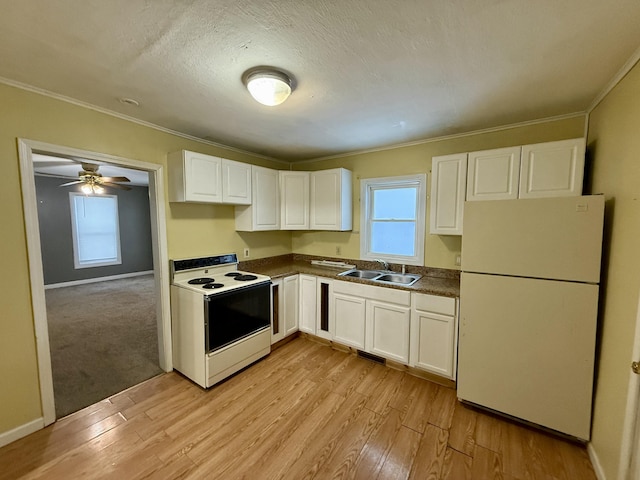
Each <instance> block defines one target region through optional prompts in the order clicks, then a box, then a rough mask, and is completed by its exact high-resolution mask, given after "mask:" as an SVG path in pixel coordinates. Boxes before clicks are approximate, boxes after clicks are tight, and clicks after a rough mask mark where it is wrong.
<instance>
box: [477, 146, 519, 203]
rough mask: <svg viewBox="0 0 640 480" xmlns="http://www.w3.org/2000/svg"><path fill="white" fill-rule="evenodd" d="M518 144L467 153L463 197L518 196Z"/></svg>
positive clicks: (502, 197)
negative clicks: (465, 187)
mask: <svg viewBox="0 0 640 480" xmlns="http://www.w3.org/2000/svg"><path fill="white" fill-rule="evenodd" d="M520 151H521V148H520V147H509V148H498V149H496V150H483V151H480V152H471V153H469V158H468V165H467V200H468V201H473V200H513V199H516V198H518V179H519V178H520Z"/></svg>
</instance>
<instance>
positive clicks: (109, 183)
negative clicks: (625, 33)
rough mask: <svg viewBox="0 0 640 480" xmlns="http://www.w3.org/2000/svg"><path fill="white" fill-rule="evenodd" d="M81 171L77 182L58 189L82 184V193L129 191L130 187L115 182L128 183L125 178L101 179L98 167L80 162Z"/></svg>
mask: <svg viewBox="0 0 640 480" xmlns="http://www.w3.org/2000/svg"><path fill="white" fill-rule="evenodd" d="M81 165H82V171H80V172H78V180H74V181H73V182H67V183H63V184H62V185H60V187H69V186H71V185H77V184H82V186H81V187H80V189H81V190H82V191H83V192H84V193H87V194H89V193H103V192H104V188H105V187H107V188H119V189H121V190H131V188H130V187H127V186H125V185H119V184H118V183H115V182H130V180H129V179H128V178H127V177H103V176H102V174H100V173H98V168H100V165H95V164H93V163H86V162H81Z"/></svg>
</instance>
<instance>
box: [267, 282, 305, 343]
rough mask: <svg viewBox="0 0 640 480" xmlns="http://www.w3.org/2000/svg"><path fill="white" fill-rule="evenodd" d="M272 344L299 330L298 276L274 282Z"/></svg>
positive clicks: (272, 292) (272, 289)
mask: <svg viewBox="0 0 640 480" xmlns="http://www.w3.org/2000/svg"><path fill="white" fill-rule="evenodd" d="M271 312H272V314H271V344H272V345H273V344H274V343H276V342H278V341H280V340H282V339H283V338H285V337H287V336H288V335H291V334H292V333H295V332H296V331H297V330H298V275H290V276H288V277H284V278H277V279H274V280H272V285H271Z"/></svg>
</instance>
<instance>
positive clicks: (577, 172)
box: [519, 138, 585, 198]
mask: <svg viewBox="0 0 640 480" xmlns="http://www.w3.org/2000/svg"><path fill="white" fill-rule="evenodd" d="M584 154H585V139H584V138H574V139H572V140H562V141H559V142H548V143H539V144H536V145H525V146H523V147H522V161H521V171H520V194H519V195H520V198H540V197H564V196H573V195H582V181H583V177H584Z"/></svg>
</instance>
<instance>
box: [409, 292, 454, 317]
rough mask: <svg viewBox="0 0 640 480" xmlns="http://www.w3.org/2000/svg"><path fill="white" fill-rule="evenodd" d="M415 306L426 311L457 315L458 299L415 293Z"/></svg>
mask: <svg viewBox="0 0 640 480" xmlns="http://www.w3.org/2000/svg"><path fill="white" fill-rule="evenodd" d="M412 296H413V308H414V309H416V310H423V311H425V312H434V313H440V314H442V315H452V316H453V315H455V313H456V299H455V298H451V297H440V296H438V295H429V294H427V293H413V294H412Z"/></svg>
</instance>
